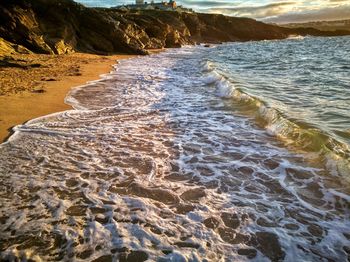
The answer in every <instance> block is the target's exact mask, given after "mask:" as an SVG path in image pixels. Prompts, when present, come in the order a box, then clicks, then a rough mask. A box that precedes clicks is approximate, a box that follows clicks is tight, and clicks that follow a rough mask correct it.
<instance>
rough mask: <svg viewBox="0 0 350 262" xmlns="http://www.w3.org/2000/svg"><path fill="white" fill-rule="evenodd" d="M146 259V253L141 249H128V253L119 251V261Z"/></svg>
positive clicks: (133, 261) (130, 261)
mask: <svg viewBox="0 0 350 262" xmlns="http://www.w3.org/2000/svg"><path fill="white" fill-rule="evenodd" d="M147 259H148V254H147V253H146V252H144V251H141V250H136V251H130V252H129V253H121V254H120V255H119V261H120V262H143V261H146V260H147Z"/></svg>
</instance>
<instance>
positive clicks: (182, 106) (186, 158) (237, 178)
mask: <svg viewBox="0 0 350 262" xmlns="http://www.w3.org/2000/svg"><path fill="white" fill-rule="evenodd" d="M206 52H207V51H206V49H204V48H202V47H199V48H192V47H191V48H184V49H170V50H167V51H166V52H164V53H160V54H156V55H152V56H148V57H139V58H135V59H131V60H123V61H121V62H120V63H119V64H118V66H117V67H116V71H113V72H112V73H111V74H109V75H105V76H103V77H102V79H101V80H99V81H94V82H91V83H89V84H87V85H86V86H82V87H78V88H76V89H73V90H72V91H71V92H70V94H69V96H68V97H67V99H66V101H67V102H68V103H70V104H72V105H73V106H74V108H75V110H69V111H65V112H62V113H57V114H52V115H49V116H45V117H42V118H38V119H35V120H32V121H29V122H27V123H26V124H24V125H21V126H18V127H16V130H15V131H16V132H15V135H14V136H12V137H11V138H10V139H9V141H8V142H7V143H4V144H1V145H0V173H1V176H0V192H1V193H0V198H1V203H2V205H1V206H0V231H1V232H3V233H2V234H1V236H0V240H1V241H0V243H1V245H0V247H1V251H2V252H1V259H11V258H15V257H17V258H20V259H29V258H33V259H35V260H40V259H41V260H42V261H47V260H52V259H55V260H58V261H67V260H76V261H83V260H94V259H97V258H101V257H102V258H104V259H112V260H115V261H116V260H118V259H119V260H122V259H129V260H132V258H133V256H134V257H138V258H139V259H141V258H144V259H143V260H146V259H148V260H149V261H248V260H252V261H270V260H275V261H277V260H285V261H314V260H320V259H323V258H328V259H333V260H336V261H345V260H346V257H347V253H346V248H344V247H346V246H348V245H349V244H350V241H349V228H350V224H349V219H348V214H349V213H348V208H349V207H348V202H349V199H348V198H349V195H348V192H347V191H346V190H344V187H343V184H342V182H341V181H340V180H339V179H337V177H335V179H333V180H330V179H329V177H328V176H327V175H325V174H324V173H325V172H326V171H325V169H322V167H320V166H319V165H316V164H315V165H313V163H309V162H307V161H305V157H304V155H302V154H296V153H293V152H290V151H288V150H287V149H286V148H285V147H284V146H283V144H281V143H280V142H279V141H278V140H276V139H275V138H274V137H272V136H270V135H268V134H267V132H266V130H265V129H264V128H259V127H257V126H256V125H255V123H254V122H253V121H252V119H251V118H249V117H244V116H241V114H239V110H235V109H234V108H231V107H228V106H227V104H228V103H230V99H227V98H235V97H236V98H237V99H239V100H242V101H246V102H248V103H253V104H255V105H259V106H261V107H262V106H263V102H261V101H257V100H254V99H253V98H252V97H251V96H249V95H247V94H243V93H242V92H241V91H240V90H239V89H237V88H235V86H234V85H233V84H232V82H231V81H229V80H228V79H226V78H224V77H216V78H215V77H214V78H215V79H214V78H213V79H212V81H207V80H206V77H208V74H216V73H217V72H216V71H215V68H214V67H215V66H214V65H213V64H211V63H209V62H207V60H205V58H206ZM203 64H204V65H205V66H206V67H207V69H205V68H204V69H205V70H204V71H203V66H200V65H203ZM198 65H199V66H198ZM209 69H210V70H209ZM217 74H218V73H217ZM209 76H210V75H209ZM212 87H215V88H212ZM218 95H219V96H218ZM222 98H225V99H222ZM261 110H262V111H264V110H265V109H264V110H263V109H261ZM266 110H267V109H266ZM264 112H265V111H264ZM266 114H270V113H266ZM269 117H270V118H273V119H274V118H275V117H276V116H274V115H273V114H272V115H269ZM277 128H278V127H274V129H275V130H276V129H277ZM272 132H273V131H272ZM102 258H101V259H102Z"/></svg>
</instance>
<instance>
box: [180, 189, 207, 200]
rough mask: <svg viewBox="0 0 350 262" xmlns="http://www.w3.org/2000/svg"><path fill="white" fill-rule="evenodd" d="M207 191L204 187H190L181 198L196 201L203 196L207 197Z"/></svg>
mask: <svg viewBox="0 0 350 262" xmlns="http://www.w3.org/2000/svg"><path fill="white" fill-rule="evenodd" d="M205 196H206V193H205V190H204V189H203V188H194V189H190V190H187V191H186V192H184V193H182V194H181V196H180V197H181V198H182V199H183V200H187V201H195V200H199V199H200V198H202V197H205Z"/></svg>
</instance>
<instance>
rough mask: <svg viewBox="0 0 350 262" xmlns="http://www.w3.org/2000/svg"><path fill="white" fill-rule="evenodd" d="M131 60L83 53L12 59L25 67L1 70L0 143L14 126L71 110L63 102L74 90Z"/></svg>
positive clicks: (27, 56) (117, 56) (118, 56)
mask: <svg viewBox="0 0 350 262" xmlns="http://www.w3.org/2000/svg"><path fill="white" fill-rule="evenodd" d="M130 57H133V56H131V55H112V56H98V55H91V54H81V53H75V54H69V55H59V56H58V55H36V54H35V55H33V54H31V55H16V56H12V57H11V59H10V61H15V63H18V64H19V65H24V66H23V67H2V68H0V87H1V91H2V94H1V95H0V142H2V141H4V140H5V139H6V138H7V137H8V136H9V135H10V134H11V128H12V127H13V126H16V125H18V124H21V123H24V122H26V121H28V120H30V119H33V118H36V117H39V116H43V115H47V114H51V113H55V112H60V111H64V110H68V109H71V107H70V106H69V105H67V104H65V103H64V98H65V96H66V95H67V93H68V91H69V90H70V89H71V88H72V87H75V86H79V85H83V84H85V83H86V82H87V81H91V80H96V79H98V78H99V76H100V75H101V74H105V73H108V72H109V71H111V70H112V65H114V64H116V61H117V60H119V59H126V58H130ZM38 64H39V65H40V66H33V67H32V66H31V65H38ZM26 65H29V66H26Z"/></svg>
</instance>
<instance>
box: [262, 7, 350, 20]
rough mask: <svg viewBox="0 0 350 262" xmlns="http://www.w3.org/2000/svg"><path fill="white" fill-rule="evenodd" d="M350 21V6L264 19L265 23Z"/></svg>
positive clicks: (291, 13) (290, 13) (285, 14)
mask: <svg viewBox="0 0 350 262" xmlns="http://www.w3.org/2000/svg"><path fill="white" fill-rule="evenodd" d="M342 19H350V5H345V6H337V7H333V8H327V7H326V8H322V9H319V10H305V11H302V10H301V11H297V12H288V13H284V14H281V15H278V16H275V17H266V18H265V19H262V20H263V21H265V22H273V23H294V22H308V21H331V20H342Z"/></svg>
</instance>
